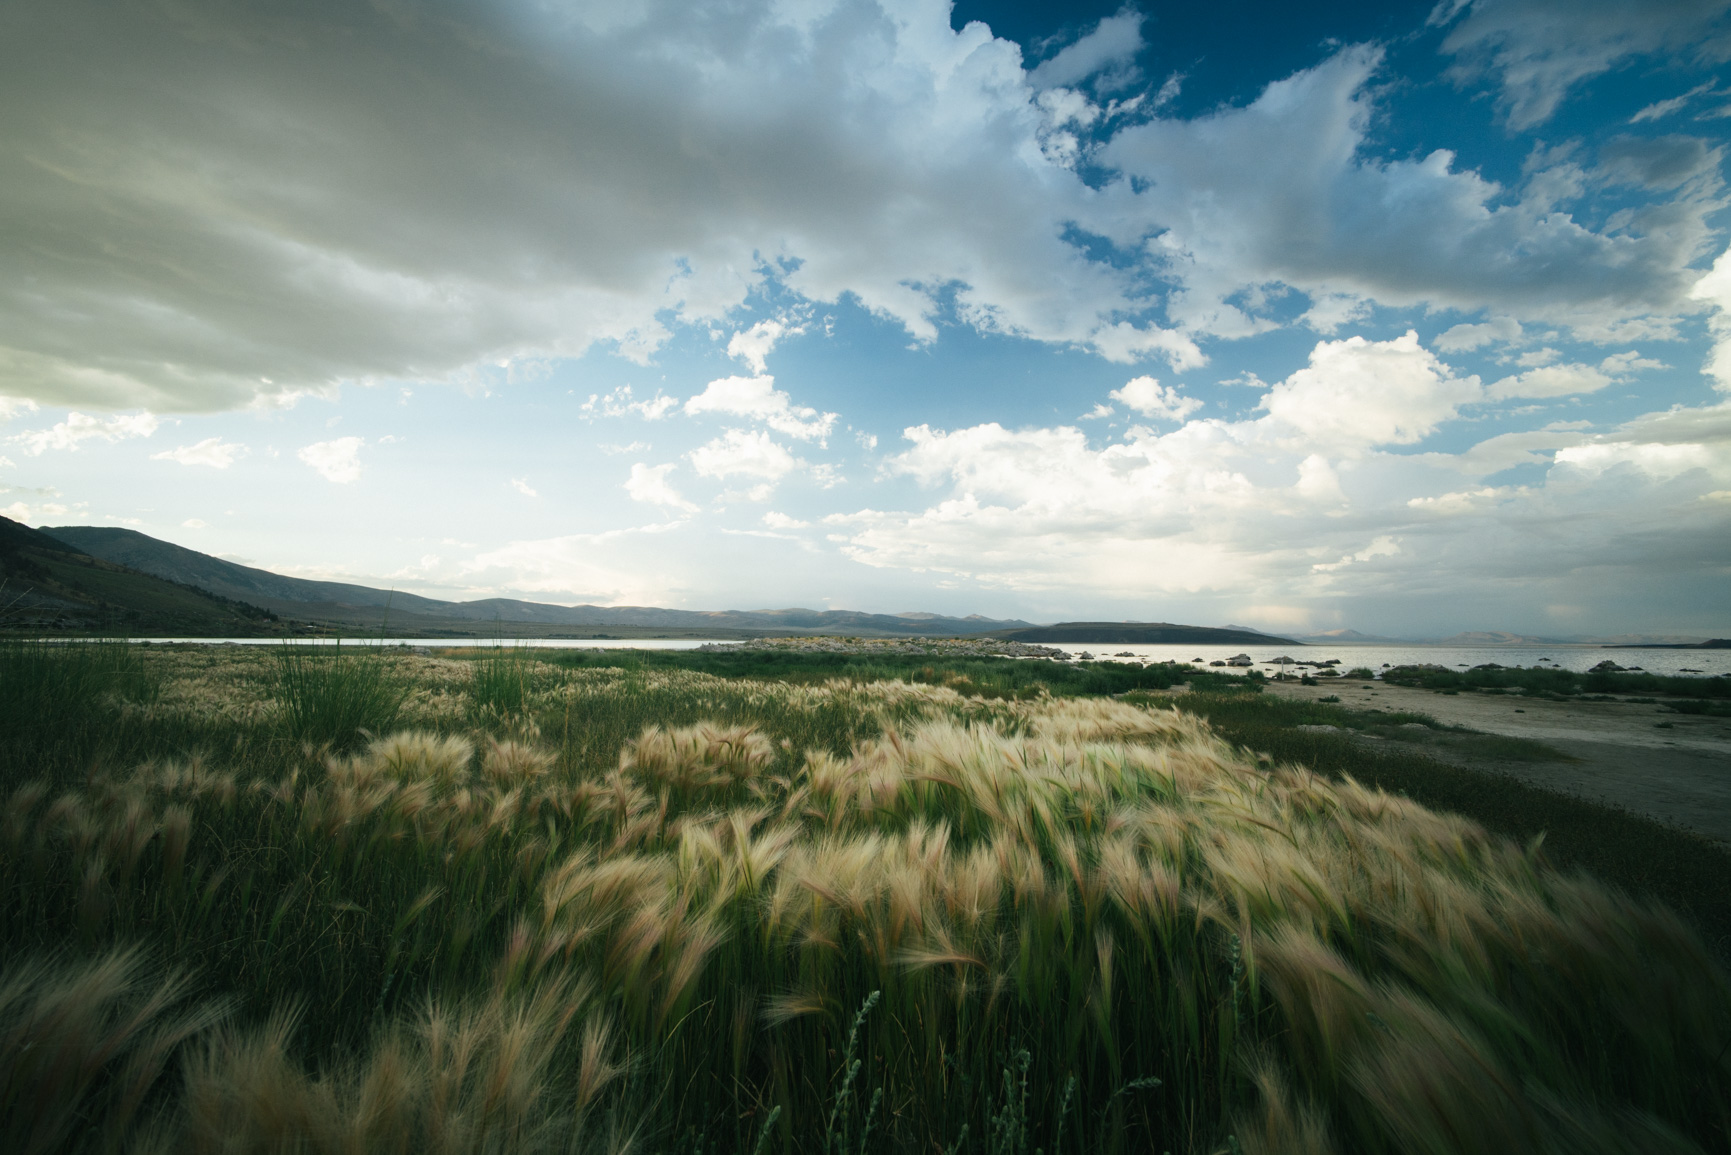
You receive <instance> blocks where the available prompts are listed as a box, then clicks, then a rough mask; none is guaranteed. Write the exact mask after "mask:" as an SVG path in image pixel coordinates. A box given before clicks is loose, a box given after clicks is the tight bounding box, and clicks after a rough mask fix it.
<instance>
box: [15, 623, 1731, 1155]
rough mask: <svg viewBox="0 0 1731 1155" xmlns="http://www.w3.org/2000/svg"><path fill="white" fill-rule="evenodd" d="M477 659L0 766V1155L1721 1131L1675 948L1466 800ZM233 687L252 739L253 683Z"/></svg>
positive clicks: (1289, 1140)
mask: <svg viewBox="0 0 1731 1155" xmlns="http://www.w3.org/2000/svg"><path fill="white" fill-rule="evenodd" d="M345 660H346V655H345ZM526 660H527V659H525V661H526ZM179 661H181V659H180V658H173V659H172V661H167V662H164V663H162V666H163V670H162V672H163V674H164V676H165V682H164V691H163V694H162V701H161V702H159V703H158V704H157V705H156V706H155V707H153V710H155V711H156V712H155V713H154V714H152V715H151V717H152V718H155V719H157V721H158V722H160V724H162V725H164V726H172V725H178V724H179V723H175V722H174V720H173V710H174V709H178V708H180V707H177V706H174V705H173V703H176V702H180V701H182V700H183V698H181V697H177V694H179V691H178V690H176V689H175V685H176V683H175V682H174V679H173V677H171V676H168V675H169V674H171V673H172V669H171V667H173V663H174V662H179ZM524 673H525V677H524V679H523V685H524V693H523V697H522V700H521V702H520V704H514V705H513V706H512V709H511V710H510V711H508V712H506V713H504V714H501V713H498V712H495V711H485V712H482V713H477V711H476V709H475V707H474V702H475V701H476V698H475V694H474V686H475V685H476V683H475V681H474V680H473V678H474V677H475V675H473V673H472V671H471V669H470V668H469V667H466V666H462V665H460V664H455V663H448V662H440V661H438V660H433V659H414V660H411V659H408V658H404V659H401V665H400V667H399V668H398V670H397V671H396V672H395V675H394V676H396V677H398V678H401V679H402V681H401V682H399V683H398V684H397V685H396V686H394V687H393V688H392V690H391V693H392V694H400V695H401V697H399V698H397V699H395V702H396V706H395V709H396V714H397V717H398V718H399V724H407V726H408V727H409V728H406V729H400V730H397V731H394V732H390V733H376V734H374V735H373V736H370V737H369V736H368V735H366V734H365V733H362V732H361V731H362V729H363V728H362V727H360V726H358V725H357V726H356V728H355V731H354V734H353V737H352V738H351V740H350V742H349V743H348V745H346V746H340V745H338V744H336V743H335V742H334V740H331V739H321V740H320V741H318V742H310V741H309V742H302V743H293V744H284V743H281V742H275V743H274V744H273V743H270V742H263V741H261V742H256V743H249V742H236V743H235V744H231V745H229V746H226V747H220V748H214V749H207V750H204V751H191V750H188V751H182V752H181V753H180V754H179V755H178V756H172V757H171V756H169V755H168V754H166V753H164V754H159V755H153V756H151V757H147V758H144V759H141V760H129V761H124V762H118V763H114V764H109V765H98V766H97V767H96V769H95V770H94V771H92V772H89V773H86V774H85V775H83V776H81V777H78V778H76V779H61V780H54V779H43V780H40V781H24V780H19V781H14V782H11V783H8V784H7V790H6V792H5V794H4V796H0V943H3V944H4V946H5V957H6V959H7V963H6V966H5V975H4V978H3V979H0V1032H4V1033H6V1038H7V1040H13V1039H17V1040H23V1041H24V1043H27V1042H28V1041H29V1040H53V1041H54V1046H56V1047H59V1048H60V1050H61V1051H64V1052H65V1054H66V1056H68V1057H67V1058H65V1059H53V1060H52V1061H51V1062H50V1061H49V1060H48V1059H46V1058H33V1059H30V1060H29V1061H28V1062H21V1061H19V1058H18V1057H19V1056H43V1055H47V1054H48V1052H47V1051H43V1050H41V1049H40V1047H34V1048H33V1047H32V1046H26V1045H24V1043H20V1044H18V1045H16V1046H13V1045H10V1043H9V1045H8V1049H7V1050H6V1051H5V1052H4V1054H5V1056H9V1057H8V1058H5V1059H4V1060H3V1061H5V1062H10V1063H12V1066H10V1067H5V1068H0V1076H3V1078H0V1094H3V1095H4V1098H3V1099H0V1120H9V1121H11V1122H5V1123H4V1125H5V1126H9V1127H12V1128H13V1130H11V1131H10V1132H9V1134H11V1135H24V1136H25V1141H29V1139H28V1136H29V1134H33V1133H34V1132H33V1131H32V1130H31V1129H32V1128H37V1127H43V1128H45V1129H44V1130H43V1132H42V1133H43V1134H44V1135H45V1136H48V1138H47V1139H45V1140H43V1142H44V1143H46V1144H47V1145H46V1146H44V1147H43V1148H42V1149H43V1150H83V1149H92V1150H95V1149H105V1150H107V1149H112V1150H127V1149H137V1150H155V1149H161V1150H193V1151H204V1150H209V1151H215V1150H219V1149H220V1150H225V1151H226V1150H248V1151H252V1150H257V1151H267V1150H268V1151H281V1150H307V1151H333V1152H334V1151H338V1150H342V1151H350V1150H407V1149H409V1148H411V1147H414V1148H426V1149H430V1150H437V1151H542V1150H554V1149H562V1150H585V1151H586V1150H623V1149H627V1148H632V1147H636V1148H640V1149H643V1150H659V1151H667V1150H683V1149H685V1148H687V1147H692V1146H694V1145H695V1144H696V1143H697V1142H698V1141H699V1137H702V1139H701V1141H702V1142H703V1143H704V1144H706V1146H707V1149H709V1150H753V1151H764V1152H768V1151H784V1152H794V1151H818V1150H824V1151H830V1150H840V1149H845V1150H847V1151H849V1152H862V1151H890V1150H906V1149H916V1148H917V1149H929V1150H953V1151H956V1152H958V1153H959V1152H965V1151H976V1152H1000V1151H1005V1152H1008V1151H1015V1152H1029V1151H1034V1150H1036V1149H1038V1150H1040V1151H1043V1152H1045V1153H1046V1155H1061V1153H1070V1152H1078V1153H1079V1152H1094V1151H1128V1150H1148V1149H1152V1150H1165V1151H1172V1152H1190V1153H1196V1155H1202V1153H1209V1155H1213V1153H1216V1152H1222V1151H1230V1150H1234V1149H1241V1150H1246V1151H1260V1152H1273V1151H1287V1152H1324V1151H1333V1152H1343V1153H1344V1152H1395V1151H1403V1152H1404V1151H1436V1152H1445V1151H1446V1152H1468V1151H1483V1150H1530V1151H1579V1150H1595V1151H1596V1150H1603V1151H1625V1150H1626V1151H1635V1150H1676V1151H1697V1150H1719V1151H1724V1150H1731V1108H1728V1107H1727V1104H1728V1103H1731V1058H1728V1055H1731V981H1728V980H1727V977H1726V975H1725V973H1724V971H1723V970H1722V969H1721V968H1720V967H1719V966H1718V964H1717V963H1716V962H1715V961H1714V960H1713V958H1712V957H1711V956H1710V955H1709V954H1708V953H1707V951H1706V950H1705V949H1704V948H1703V946H1702V944H1701V942H1700V941H1699V939H1698V938H1697V936H1696V935H1695V934H1694V932H1693V931H1692V930H1691V929H1690V928H1689V927H1688V926H1687V925H1685V924H1684V923H1683V922H1681V921H1680V920H1679V919H1677V918H1676V917H1675V916H1673V915H1670V914H1669V913H1667V912H1666V911H1665V910H1663V909H1662V908H1658V907H1655V906H1653V905H1652V904H1650V903H1647V902H1644V901H1638V900H1635V899H1632V898H1630V897H1628V896H1626V895H1624V894H1622V893H1620V892H1617V891H1615V890H1611V889H1608V888H1606V887H1603V886H1601V885H1599V884H1596V883H1594V882H1592V881H1591V880H1589V879H1586V878H1584V877H1581V876H1578V875H1574V874H1570V873H1567V872H1564V871H1559V870H1557V869H1555V868H1554V867H1552V866H1551V865H1549V863H1548V862H1547V860H1546V859H1545V858H1544V856H1543V855H1542V854H1541V853H1540V852H1539V851H1538V850H1537V849H1536V848H1534V847H1526V846H1522V845H1519V844H1516V843H1512V842H1510V841H1507V840H1505V839H1503V838H1502V837H1500V836H1498V835H1495V834H1493V833H1490V832H1488V831H1487V830H1486V829H1484V828H1483V827H1481V826H1479V825H1476V824H1475V823H1473V822H1470V821H1468V820H1466V819H1463V818H1460V817H1458V816H1453V815H1449V814H1444V813H1439V812H1436V811H1433V810H1429V809H1426V808H1425V807H1423V806H1420V805H1418V804H1417V803H1415V802H1412V801H1410V800H1408V799H1404V798H1401V797H1398V796H1394V795H1390V794H1386V793H1383V792H1381V791H1379V790H1376V789H1374V788H1370V787H1366V786H1363V785H1360V784H1359V783H1357V782H1355V781H1354V780H1352V779H1350V778H1342V779H1330V778H1325V777H1322V776H1319V775H1318V774H1317V773H1315V772H1313V771H1312V770H1310V769H1307V768H1306V767H1304V766H1302V765H1299V764H1296V763H1293V762H1289V761H1285V760H1277V759H1267V758H1259V757H1257V756H1256V755H1255V754H1253V753H1249V752H1247V751H1246V750H1245V749H1244V748H1243V747H1240V746H1234V745H1231V744H1229V743H1227V742H1226V741H1223V740H1222V739H1221V738H1220V737H1219V736H1218V735H1217V734H1216V733H1215V731H1214V730H1212V729H1211V728H1210V727H1209V725H1208V724H1206V723H1205V722H1204V721H1202V720H1201V719H1199V718H1198V717H1197V716H1195V715H1194V714H1189V713H1183V712H1180V711H1177V710H1174V709H1171V708H1167V707H1164V706H1160V705H1155V704H1152V703H1133V702H1128V701H1124V700H1113V699H1110V698H1098V697H1052V696H1049V695H1034V696H1030V697H1013V696H1012V697H986V696H981V695H971V694H966V693H963V692H961V691H960V690H959V689H957V688H956V687H955V686H953V685H941V684H934V683H911V682H900V681H898V682H857V681H854V680H851V679H843V678H833V679H828V680H824V681H816V682H810V683H797V682H764V681H749V680H729V679H725V678H720V677H716V676H714V675H709V674H702V673H695V672H687V671H678V670H671V671H670V670H653V669H650V670H646V669H641V668H639V669H623V668H621V669H610V670H609V669H588V668H580V669H560V668H558V667H553V666H543V665H539V664H531V665H530V666H528V667H526V669H525V671H524ZM411 679H413V682H414V684H413V685H412V686H409V685H408V683H409V681H410V680H411ZM236 685H237V686H239V687H240V688H239V689H237V690H236V691H235V693H236V694H244V693H245V692H253V691H247V690H245V686H243V685H242V684H241V683H239V682H237V683H236ZM246 685H255V684H254V683H246ZM405 687H406V688H405ZM256 692H257V693H258V694H259V695H260V696H261V697H260V703H261V705H260V706H259V708H258V709H257V710H253V709H251V708H250V707H248V708H245V709H241V708H240V707H236V711H237V712H236V713H235V714H234V717H235V719H236V721H235V722H234V723H233V725H234V726H235V727H236V728H237V729H240V730H244V728H245V726H247V725H256V726H257V727H258V730H257V733H259V734H261V735H269V734H271V733H273V730H272V727H274V726H276V725H278V723H277V722H276V721H275V719H276V718H278V717H280V714H279V713H278V711H280V710H284V709H286V707H285V706H282V705H280V703H281V701H282V698H281V697H279V698H276V699H273V698H272V697H271V695H281V696H283V697H286V696H288V695H291V694H293V693H295V692H297V691H295V690H294V689H293V688H292V687H291V685H290V682H289V681H288V680H287V679H283V680H279V681H277V682H274V683H273V682H271V681H269V679H262V680H260V681H258V682H257V683H256ZM184 700H185V701H187V702H188V703H192V701H193V700H192V699H190V698H186V699H184ZM513 701H515V700H513ZM186 708H187V709H189V710H191V709H194V708H196V706H195V705H192V704H189V705H188V706H187V707H186ZM483 714H484V716H483ZM247 719H256V721H253V722H248V721H246V720H247ZM507 721H508V724H504V723H505V722H507ZM330 732H331V731H330V730H324V731H321V733H325V734H329V733H330ZM169 733H171V734H174V733H183V731H179V730H173V729H171V730H170V731H169ZM148 958H173V959H175V960H176V962H177V963H179V964H181V965H183V966H185V967H188V968H192V969H189V970H188V971H186V972H183V973H179V974H177V975H173V976H169V977H161V975H160V974H159V972H157V971H154V970H152V969H151V968H150V967H149V966H148V965H147V964H146V963H145V962H144V961H142V960H145V959H148ZM57 1015H58V1016H60V1017H59V1018H56V1017H55V1016H57ZM81 1040H82V1041H81ZM55 1053H56V1054H59V1053H60V1052H59V1051H56V1052H55ZM135 1056H137V1057H136V1058H135ZM30 1063H36V1064H37V1065H36V1066H31V1065H30ZM56 1063H58V1064H59V1066H55V1065H54V1064H56ZM62 1069H65V1070H76V1071H81V1072H85V1073H84V1074H82V1075H79V1076H78V1077H77V1078H73V1077H70V1076H63V1075H60V1074H55V1073H53V1072H56V1071H60V1070H62ZM55 1120H60V1121H61V1122H55ZM68 1120H70V1121H71V1122H70V1123H68V1122H66V1121H68ZM69 1128H70V1129H69ZM14 1146H15V1147H17V1148H18V1149H25V1148H24V1147H22V1146H19V1145H18V1144H14Z"/></svg>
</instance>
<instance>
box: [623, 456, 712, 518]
mask: <svg viewBox="0 0 1731 1155" xmlns="http://www.w3.org/2000/svg"><path fill="white" fill-rule="evenodd" d="M675 468H676V466H675V465H674V463H673V462H671V461H669V462H667V463H666V464H664V465H647V464H645V463H644V462H641V461H639V462H637V463H636V464H635V465H633V466H632V467H631V476H630V477H629V478H627V479H626V481H625V492H626V493H628V494H630V495H631V500H633V501H642V502H647V503H648V504H650V505H665V506H668V507H670V508H672V509H682V510H684V511H685V512H687V513H695V512H697V507H696V506H695V505H693V504H692V503H691V502H689V501H686V500H685V498H683V497H681V496H680V495H679V491H678V490H676V489H674V488H673V483H672V482H670V481H668V480H667V475H668V474H669V473H672V472H673V470H674V469H675Z"/></svg>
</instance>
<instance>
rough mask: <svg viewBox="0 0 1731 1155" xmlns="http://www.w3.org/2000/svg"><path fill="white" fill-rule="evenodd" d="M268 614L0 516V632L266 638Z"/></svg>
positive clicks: (271, 621)
mask: <svg viewBox="0 0 1731 1155" xmlns="http://www.w3.org/2000/svg"><path fill="white" fill-rule="evenodd" d="M281 628H282V627H281V626H280V624H279V623H278V620H277V618H276V616H275V615H274V614H272V613H270V612H269V611H268V610H265V609H262V608H260V607H258V606H253V605H248V604H246V603H244V602H239V601H235V600H232V599H229V598H224V597H220V596H217V595H215V594H211V593H208V592H206V591H204V590H200V589H196V588H193V587H192V586H189V585H181V584H177V583H175V582H172V581H165V580H163V579H162V578H159V577H154V576H152V575H150V574H145V573H139V572H137V571H136V570H132V569H129V568H127V567H126V566H124V565H118V564H116V563H114V562H111V561H104V560H102V559H100V558H96V557H92V556H91V555H89V554H87V553H85V552H84V551H83V550H81V549H79V548H78V547H77V546H76V545H73V544H71V543H68V542H64V541H61V540H57V539H56V538H54V537H51V536H49V535H48V534H46V533H43V532H41V531H40V530H35V529H31V528H30V527H29V526H27V525H21V524H19V523H18V522H15V521H12V520H10V519H9V518H4V517H0V629H4V630H7V631H13V632H16V631H25V632H34V631H53V632H61V631H92V632H102V633H108V632H122V633H134V634H137V633H175V634H207V635H208V634H235V635H238V636H247V635H256V634H270V633H277V632H280V631H281Z"/></svg>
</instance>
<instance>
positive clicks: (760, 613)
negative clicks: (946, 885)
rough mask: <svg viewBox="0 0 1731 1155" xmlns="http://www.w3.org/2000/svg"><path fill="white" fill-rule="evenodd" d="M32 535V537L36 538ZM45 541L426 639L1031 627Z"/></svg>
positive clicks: (71, 536)
mask: <svg viewBox="0 0 1731 1155" xmlns="http://www.w3.org/2000/svg"><path fill="white" fill-rule="evenodd" d="M32 532H34V531H32ZM41 533H42V534H43V535H46V536H48V537H51V538H53V539H54V540H56V541H58V542H60V543H62V544H63V545H66V546H70V547H72V548H74V549H76V550H80V551H83V552H84V553H86V554H88V555H90V556H92V557H95V558H100V559H102V560H104V561H107V562H111V563H114V564H117V565H121V566H125V567H128V568H129V569H132V570H136V571H139V572H140V573H145V574H150V575H152V576H155V577H157V578H161V579H164V580H167V581H171V582H178V583H183V584H185V585H188V586H193V587H196V588H198V589H201V590H205V591H207V592H209V593H212V594H215V595H218V596H220V597H224V598H231V599H234V600H236V601H243V602H246V603H248V604H251V605H255V606H259V607H262V608H264V609H267V610H269V611H271V612H274V613H276V614H277V615H279V616H281V617H285V618H287V617H292V618H296V619H303V620H313V621H320V622H328V623H331V624H334V625H338V626H342V627H345V628H358V629H366V630H379V629H381V628H384V629H386V630H387V632H389V633H391V634H394V635H398V636H404V635H410V634H420V635H424V636H428V637H440V636H471V635H485V634H490V633H495V632H500V631H502V630H503V631H509V632H510V633H513V634H522V635H525V636H537V635H538V636H546V635H548V634H551V633H555V632H557V633H564V634H573V633H575V634H578V635H581V636H597V635H598V633H599V632H600V631H606V633H605V634H600V635H599V636H613V635H618V636H632V637H643V636H667V635H669V634H672V635H683V636H687V637H696V636H702V637H731V636H750V635H757V634H764V633H780V634H852V635H861V636H875V637H896V636H901V637H912V636H918V635H939V636H949V635H955V634H984V633H997V632H999V631H1003V630H1006V629H1007V630H1017V629H1024V628H1027V627H1028V626H1030V624H1031V623H1029V622H1024V621H999V620H995V619H992V618H984V617H980V616H978V615H972V616H969V617H965V618H954V617H944V616H941V615H937V614H924V613H907V614H867V613H860V612H857V611H853V610H811V609H797V608H796V609H767V610H672V609H661V608H657V607H654V606H593V605H579V606H561V605H552V604H548V603H544V602H527V601H519V600H516V599H512V598H483V599H480V600H477V601H472V602H449V601H440V600H438V599H436V598H425V597H420V596H418V595H416V594H407V593H401V592H393V591H390V590H381V589H376V588H373V587H371V586H363V585H353V584H349V583H346V582H326V581H309V580H307V579H304V578H293V577H287V576H285V575H283V574H278V573H272V572H271V571H269V570H263V569H257V568H255V567H253V566H245V565H238V564H236V563H235V562H231V561H224V560H223V559H221V558H218V557H212V556H210V555H209V554H206V553H199V552H198V551H197V550H191V549H187V548H185V547H184V546H178V545H175V544H173V543H172V542H166V541H161V540H159V539H157V538H154V537H150V536H149V535H147V534H142V533H139V532H137V531H136V530H130V529H118V528H113V527H109V526H83V525H73V526H46V527H44V528H43V529H42V530H41Z"/></svg>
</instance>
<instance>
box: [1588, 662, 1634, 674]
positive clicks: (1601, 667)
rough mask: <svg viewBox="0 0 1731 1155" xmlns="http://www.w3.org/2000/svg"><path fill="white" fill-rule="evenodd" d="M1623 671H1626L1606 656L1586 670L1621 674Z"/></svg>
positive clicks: (1592, 672) (1594, 672)
mask: <svg viewBox="0 0 1731 1155" xmlns="http://www.w3.org/2000/svg"><path fill="white" fill-rule="evenodd" d="M1625 672H1626V671H1625V670H1624V668H1623V667H1622V666H1619V665H1618V664H1617V663H1615V662H1613V661H1612V660H1611V659H1609V658H1606V659H1605V660H1604V661H1602V662H1600V663H1599V664H1598V665H1596V666H1594V667H1593V668H1592V669H1590V670H1588V671H1587V673H1589V674H1621V673H1625Z"/></svg>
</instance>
